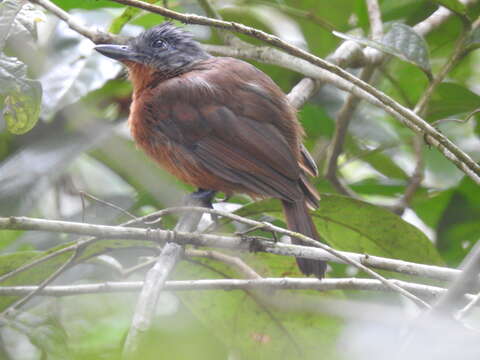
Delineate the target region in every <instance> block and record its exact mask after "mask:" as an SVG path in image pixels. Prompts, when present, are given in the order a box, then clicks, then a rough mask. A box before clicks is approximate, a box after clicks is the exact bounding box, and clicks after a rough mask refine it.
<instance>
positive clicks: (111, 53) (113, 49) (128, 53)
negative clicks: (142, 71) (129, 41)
mask: <svg viewBox="0 0 480 360" xmlns="http://www.w3.org/2000/svg"><path fill="white" fill-rule="evenodd" d="M95 50H97V51H98V52H99V53H100V54H102V55H105V56H107V57H109V58H112V59H115V60H118V61H134V62H140V60H141V58H142V56H141V55H140V54H138V53H137V52H135V51H133V50H132V49H131V48H130V47H129V46H127V45H97V46H95Z"/></svg>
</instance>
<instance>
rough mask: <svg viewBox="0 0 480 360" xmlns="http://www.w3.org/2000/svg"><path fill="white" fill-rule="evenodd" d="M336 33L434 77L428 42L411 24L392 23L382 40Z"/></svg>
mask: <svg viewBox="0 0 480 360" xmlns="http://www.w3.org/2000/svg"><path fill="white" fill-rule="evenodd" d="M334 34H335V35H337V36H338V37H341V38H343V39H347V40H352V41H356V42H358V43H360V44H362V45H365V46H370V47H373V48H375V49H378V50H380V51H383V52H385V53H387V54H390V55H393V56H396V57H398V58H400V59H402V60H404V61H406V62H409V63H411V64H413V65H415V66H417V67H419V68H420V69H422V70H423V72H425V74H426V75H427V76H428V77H429V78H431V77H432V69H431V66H430V59H429V55H428V46H427V43H426V42H425V40H424V39H423V38H422V37H421V36H420V35H419V34H417V33H416V32H415V31H414V30H413V29H412V28H411V27H410V26H407V25H405V24H400V23H394V24H392V26H391V28H390V30H389V31H388V32H387V33H386V34H385V36H384V37H383V39H382V41H374V40H369V39H366V38H360V37H355V36H350V35H347V34H342V33H339V32H334Z"/></svg>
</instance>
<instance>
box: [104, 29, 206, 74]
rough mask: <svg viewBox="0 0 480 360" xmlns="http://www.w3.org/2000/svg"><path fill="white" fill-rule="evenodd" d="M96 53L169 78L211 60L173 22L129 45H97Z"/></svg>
mask: <svg viewBox="0 0 480 360" xmlns="http://www.w3.org/2000/svg"><path fill="white" fill-rule="evenodd" d="M95 50H97V51H98V52H99V53H101V54H103V55H105V56H108V57H110V58H112V59H115V60H118V61H121V62H123V63H124V64H125V65H127V66H128V67H130V66H134V65H143V66H147V67H150V68H154V69H155V70H159V71H161V72H163V73H166V74H168V73H175V72H177V71H178V70H179V69H181V68H183V67H185V66H188V65H189V64H192V63H195V62H196V61H198V60H203V59H206V58H208V57H210V55H208V54H207V53H206V52H205V51H204V50H203V49H202V48H201V47H200V45H199V44H198V43H197V42H196V41H195V40H193V38H192V35H191V34H190V33H189V32H187V31H184V30H183V29H181V28H178V27H176V26H174V25H173V24H172V23H170V22H166V23H163V24H161V25H158V26H155V27H153V28H150V29H148V30H146V31H144V32H143V33H141V34H140V35H138V36H137V37H135V38H132V39H131V40H130V41H129V42H128V43H127V44H126V45H97V46H96V47H95Z"/></svg>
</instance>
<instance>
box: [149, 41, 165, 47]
mask: <svg viewBox="0 0 480 360" xmlns="http://www.w3.org/2000/svg"><path fill="white" fill-rule="evenodd" d="M152 46H153V47H154V48H166V47H167V42H166V41H165V40H161V39H159V40H155V41H154V42H153V43H152Z"/></svg>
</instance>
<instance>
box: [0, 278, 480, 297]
mask: <svg viewBox="0 0 480 360" xmlns="http://www.w3.org/2000/svg"><path fill="white" fill-rule="evenodd" d="M391 281H392V282H394V283H396V284H397V285H398V286H401V287H402V288H404V289H407V290H408V291H411V292H412V293H414V294H416V295H417V296H420V297H422V298H424V299H426V300H429V301H431V300H435V299H437V298H439V297H440V296H441V295H442V294H444V293H445V292H446V291H447V290H446V289H444V288H441V287H437V286H431V285H423V284H416V283H412V282H407V281H401V280H391ZM143 284H144V283H143V282H142V281H134V282H104V283H99V284H80V285H56V286H48V287H45V288H43V289H41V290H39V292H38V295H41V296H74V295H82V294H101V293H117V292H138V291H140V290H141V289H142V286H143ZM38 288H39V287H38V286H1V287H0V296H22V295H25V294H28V293H30V292H32V291H35V290H37V289H38ZM269 289H270V290H281V289H283V290H287V289H288V290H290V289H295V290H318V291H333V290H359V291H388V292H391V289H390V288H389V287H387V286H385V285H384V284H382V283H381V282H380V281H378V280H374V279H357V278H341V279H334V278H330V279H322V280H318V279H308V278H261V279H211V280H203V279H202V280H180V281H166V282H165V284H164V290H166V291H191V290H269ZM473 298H474V296H473V295H471V294H467V295H465V300H472V299H473Z"/></svg>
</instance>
